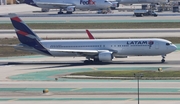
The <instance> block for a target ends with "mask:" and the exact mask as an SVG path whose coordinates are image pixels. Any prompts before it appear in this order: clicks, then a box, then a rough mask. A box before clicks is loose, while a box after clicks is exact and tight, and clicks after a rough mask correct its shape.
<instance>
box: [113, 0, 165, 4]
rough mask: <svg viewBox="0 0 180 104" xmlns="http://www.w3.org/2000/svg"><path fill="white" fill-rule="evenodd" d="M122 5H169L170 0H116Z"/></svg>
mask: <svg viewBox="0 0 180 104" xmlns="http://www.w3.org/2000/svg"><path fill="white" fill-rule="evenodd" d="M116 1H117V2H119V3H120V4H141V3H152V4H156V3H167V2H168V0H116Z"/></svg>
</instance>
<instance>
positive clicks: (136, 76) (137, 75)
mask: <svg viewBox="0 0 180 104" xmlns="http://www.w3.org/2000/svg"><path fill="white" fill-rule="evenodd" d="M134 77H135V78H137V90H138V93H137V94H138V104H139V79H140V78H142V77H143V74H142V73H137V74H135V73H134Z"/></svg>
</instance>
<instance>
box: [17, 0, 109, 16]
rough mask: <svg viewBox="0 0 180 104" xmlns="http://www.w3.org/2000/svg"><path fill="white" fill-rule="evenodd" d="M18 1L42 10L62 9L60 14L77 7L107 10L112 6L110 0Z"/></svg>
mask: <svg viewBox="0 0 180 104" xmlns="http://www.w3.org/2000/svg"><path fill="white" fill-rule="evenodd" d="M17 2H18V3H26V4H28V5H32V6H36V7H40V8H42V12H48V11H49V9H60V10H59V12H58V14H63V10H65V11H67V14H72V12H74V11H75V10H76V9H80V10H107V9H108V8H110V7H111V6H112V3H111V2H110V1H109V0H17Z"/></svg>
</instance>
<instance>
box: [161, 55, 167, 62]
mask: <svg viewBox="0 0 180 104" xmlns="http://www.w3.org/2000/svg"><path fill="white" fill-rule="evenodd" d="M165 56H166V55H162V60H161V62H162V63H164V62H165Z"/></svg>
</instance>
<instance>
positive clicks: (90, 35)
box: [86, 30, 95, 39]
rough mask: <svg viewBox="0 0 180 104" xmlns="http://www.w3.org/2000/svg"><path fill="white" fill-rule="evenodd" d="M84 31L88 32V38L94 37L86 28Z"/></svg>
mask: <svg viewBox="0 0 180 104" xmlns="http://www.w3.org/2000/svg"><path fill="white" fill-rule="evenodd" d="M86 33H87V34H88V37H89V39H95V38H94V37H93V35H92V34H91V33H90V32H89V30H86Z"/></svg>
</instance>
